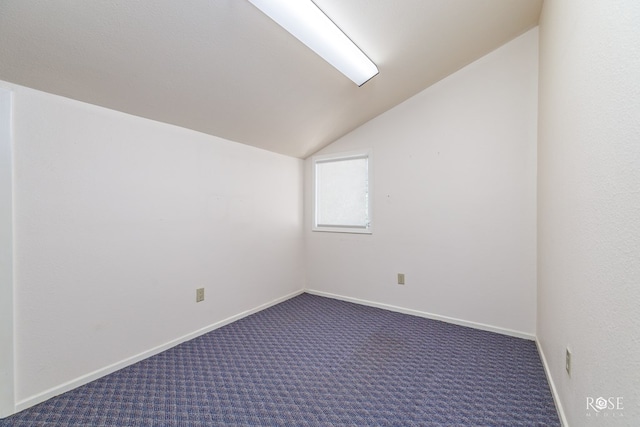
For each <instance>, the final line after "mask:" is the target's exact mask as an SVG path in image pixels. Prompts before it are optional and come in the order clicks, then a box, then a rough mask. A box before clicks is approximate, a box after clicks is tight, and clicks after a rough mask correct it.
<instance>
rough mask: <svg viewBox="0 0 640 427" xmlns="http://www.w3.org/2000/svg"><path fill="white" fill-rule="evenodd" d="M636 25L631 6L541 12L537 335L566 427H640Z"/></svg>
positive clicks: (599, 4)
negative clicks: (592, 404)
mask: <svg viewBox="0 0 640 427" xmlns="http://www.w3.org/2000/svg"><path fill="white" fill-rule="evenodd" d="M639 23H640V2H637V1H636V0H620V1H616V2H603V1H598V0H563V1H556V0H546V1H545V4H544V9H543V12H542V17H541V24H540V110H539V111H540V125H539V151H538V161H539V165H538V177H539V178H538V228H539V239H538V327H537V333H538V340H539V343H540V346H541V349H542V351H543V354H544V356H545V359H546V361H547V363H548V367H549V372H550V374H551V378H552V381H553V384H554V386H555V388H556V390H557V393H558V396H559V398H560V402H561V404H562V408H563V410H564V413H565V415H566V418H567V420H568V421H569V423H570V424H571V425H573V426H585V425H602V426H605V425H606V426H625V425H626V426H637V425H640V25H639ZM567 346H568V347H570V349H571V351H572V352H573V357H572V373H571V377H569V376H568V375H567V373H566V372H565V367H564V359H565V348H566V347H567ZM587 397H592V398H598V397H605V398H608V397H623V403H624V405H623V410H622V411H615V410H614V411H609V410H607V411H603V413H608V416H605V415H603V414H601V415H600V416H599V417H596V415H595V412H594V411H593V410H587V407H586V398H587ZM587 413H591V414H592V416H591V417H587V416H586V414H587ZM614 415H622V418H620V417H617V418H614Z"/></svg>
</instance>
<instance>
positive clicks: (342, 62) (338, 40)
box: [249, 0, 378, 86]
mask: <svg viewBox="0 0 640 427" xmlns="http://www.w3.org/2000/svg"><path fill="white" fill-rule="evenodd" d="M249 2H251V3H252V4H253V5H254V6H256V7H257V8H258V9H260V10H261V11H262V12H263V13H264V14H265V15H267V16H268V17H269V18H271V19H273V20H274V21H275V22H276V23H277V24H278V25H280V26H281V27H282V28H284V29H285V30H287V31H288V32H290V33H291V34H292V35H294V36H295V37H296V38H297V39H298V40H300V41H301V42H302V43H304V44H305V45H307V47H309V48H310V49H311V50H313V51H314V52H315V53H317V54H318V55H320V56H321V57H322V58H323V59H324V60H325V61H327V62H328V63H329V64H331V65H333V66H334V67H335V68H336V69H337V70H338V71H340V72H341V73H342V74H344V75H345V76H347V77H348V78H350V79H351V80H353V82H354V83H355V84H357V85H358V86H362V85H363V84H365V83H366V82H368V81H369V80H371V78H372V77H374V76H375V75H377V74H378V67H377V66H376V64H374V63H373V61H371V60H370V59H369V58H368V57H367V55H365V54H364V52H362V51H361V50H360V48H358V46H356V45H355V43H353V42H352V41H351V39H350V38H349V37H347V35H346V34H345V33H343V32H342V30H341V29H340V28H338V27H337V26H336V24H334V23H333V21H332V20H331V19H329V17H328V16H327V15H325V14H324V12H322V10H320V9H319V8H318V6H316V5H315V3H313V1H311V0H249Z"/></svg>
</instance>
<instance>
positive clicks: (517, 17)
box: [0, 0, 542, 158]
mask: <svg viewBox="0 0 640 427" xmlns="http://www.w3.org/2000/svg"><path fill="white" fill-rule="evenodd" d="M314 1H315V3H316V4H317V5H318V6H319V7H320V8H321V9H322V10H323V11H324V12H325V13H326V14H327V15H328V16H329V17H330V18H331V19H332V20H333V21H334V22H335V23H336V24H337V25H338V26H339V27H340V28H341V29H342V30H343V31H344V32H345V33H346V34H347V35H348V36H349V37H350V38H351V39H352V40H353V41H354V42H355V43H356V44H357V45H358V46H359V47H360V48H361V49H362V50H363V51H364V52H365V53H366V54H367V56H369V58H371V59H372V60H373V61H374V62H375V63H376V64H377V66H378V68H379V70H380V73H379V75H377V76H376V77H374V78H373V79H372V80H371V81H369V82H368V83H366V84H365V85H363V86H362V87H358V86H356V85H355V84H354V83H353V82H352V81H351V80H349V79H348V78H346V77H345V76H343V75H342V74H341V73H340V72H338V71H337V70H335V69H334V68H333V67H332V66H331V65H329V64H327V63H326V62H324V60H322V59H321V58H320V57H318V56H317V55H316V54H315V53H314V52H312V51H311V50H309V49H308V48H307V47H306V46H304V45H303V44H302V43H301V42H299V41H298V40H297V39H295V38H294V37H293V36H291V35H290V34H289V33H287V32H286V31H285V30H283V29H282V28H281V27H279V26H278V25H277V24H276V23H275V22H273V21H272V20H270V19H269V18H268V17H267V16H266V15H264V14H263V13H262V12H260V11H259V10H258V9H256V8H255V7H254V6H253V5H252V4H250V3H249V2H248V1H247V0H189V1H176V0H140V1H131V0H100V1H78V0H56V1H49V0H2V1H1V2H0V80H6V81H9V82H13V83H16V84H20V85H24V86H28V87H32V88H35V89H39V90H42V91H45V92H49V93H54V94H58V95H62V96H65V97H69V98H73V99H77V100H80V101H84V102H88V103H91V104H96V105H100V106H104V107H108V108H111V109H115V110H119V111H124V112H126V113H130V114H134V115H137V116H141V117H147V118H150V119H154V120H158V121H162V122H166V123H171V124H175V125H179V126H183V127H186V128H190V129H194V130H197V131H200V132H204V133H208V134H212V135H216V136H220V137H223V138H226V139H230V140H232V141H236V142H240V143H244V144H249V145H253V146H256V147H260V148H263V149H266V150H270V151H274V152H278V153H282V154H286V155H290V156H294V157H300V158H304V157H306V156H308V155H310V154H312V153H314V152H315V151H317V150H318V149H320V148H322V147H324V146H325V145H327V144H329V143H331V142H333V141H335V140H336V139H337V138H339V137H341V136H342V135H344V134H346V133H348V132H350V131H351V130H353V129H355V128H357V127H358V126H360V125H361V124H363V123H365V122H367V121H368V120H370V119H372V118H374V117H375V116H377V115H379V114H381V113H383V112H384V111H386V110H388V109H389V108H391V107H393V106H395V105H397V104H399V103H400V102H402V101H404V100H405V99H407V98H409V97H411V96H412V95H414V94H416V93H418V92H420V91H421V90H423V89H425V88H426V87H428V86H430V85H432V84H433V83H435V82H437V81H438V80H440V79H442V78H443V77H446V76H447V75H449V74H451V73H453V72H455V71H456V70H458V69H460V68H462V67H464V66H465V65H467V64H469V63H471V62H473V61H474V60H476V59H478V58H480V57H482V56H483V55H485V54H487V53H489V52H490V51H492V50H494V49H496V48H498V47H499V46H501V45H503V44H504V43H506V42H508V41H509V40H511V39H513V38H514V37H516V36H518V35H520V34H522V33H523V32H525V31H526V30H528V29H530V28H532V27H534V26H535V25H537V22H538V17H539V15H540V9H541V7H542V0H314Z"/></svg>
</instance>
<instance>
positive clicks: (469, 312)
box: [305, 29, 538, 337]
mask: <svg viewBox="0 0 640 427" xmlns="http://www.w3.org/2000/svg"><path fill="white" fill-rule="evenodd" d="M537 43H538V32H537V29H533V30H531V31H529V32H527V33H525V34H524V35H522V36H520V37H518V38H517V39H515V40H513V41H511V42H509V43H508V44H506V45H505V46H503V47H501V48H499V49H498V50H496V51H494V52H492V53H490V54H489V55H487V56H485V57H483V58H481V59H480V60H478V61H476V62H474V63H472V64H470V65H469V66H467V67H465V68H463V69H462V70H460V71H458V72H457V73H455V74H453V75H451V76H449V77H447V78H446V79H444V80H442V81H440V82H439V83H437V84H435V85H433V86H432V87H430V88H428V89H426V90H424V91H423V92H421V93H420V94H418V95H416V96H414V97H413V98H411V99H409V100H408V101H406V102H404V103H403V104H401V105H399V106H397V107H395V108H394V109H392V110H390V111H388V112H386V113H384V114H382V115H381V116H379V117H377V118H376V119H374V120H372V121H370V122H369V123H367V124H365V125H364V126H362V127H360V128H358V129H356V130H355V131H353V132H352V133H350V134H348V135H346V136H345V137H343V138H341V139H340V140H338V141H336V142H335V143H333V144H331V145H330V146H328V147H327V148H325V149H324V150H322V151H321V152H320V153H323V154H324V153H334V152H341V151H348V150H353V149H356V148H363V147H370V148H372V149H373V156H374V158H373V167H374V177H373V179H374V185H375V191H374V194H373V197H374V198H373V221H374V233H373V235H370V236H369V235H349V234H334V233H321V232H311V231H310V229H311V218H310V216H309V213H310V209H311V194H312V191H311V182H310V180H311V161H310V159H307V161H306V165H305V166H306V171H305V173H306V179H307V184H306V197H305V207H306V209H305V211H306V212H307V215H306V216H307V217H306V219H305V230H306V232H305V233H306V246H307V287H308V288H309V289H310V290H314V291H319V292H322V293H329V294H336V295H339V296H341V297H348V298H356V299H359V300H366V301H369V302H374V303H381V304H386V305H391V306H396V307H400V308H402V309H410V310H417V311H420V312H423V313H428V314H430V315H437V316H446V317H450V318H454V319H458V320H460V321H462V322H461V323H465V322H471V323H476V324H483V325H484V326H483V327H487V328H489V329H491V328H494V329H498V330H501V331H503V332H507V333H514V334H515V335H524V336H528V337H533V334H534V333H535V310H536V207H535V203H536V138H537V129H536V127H537V55H538V52H537V45H538V44H537ZM396 273H405V274H406V285H404V286H400V285H397V284H396Z"/></svg>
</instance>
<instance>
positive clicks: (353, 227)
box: [313, 151, 371, 234]
mask: <svg viewBox="0 0 640 427" xmlns="http://www.w3.org/2000/svg"><path fill="white" fill-rule="evenodd" d="M313 178H314V179H313V182H314V202H315V203H314V209H313V230H314V231H333V232H342V233H369V234H370V233H371V196H370V195H371V155H370V153H369V152H368V151H358V152H351V153H342V154H332V155H322V156H315V157H313Z"/></svg>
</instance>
